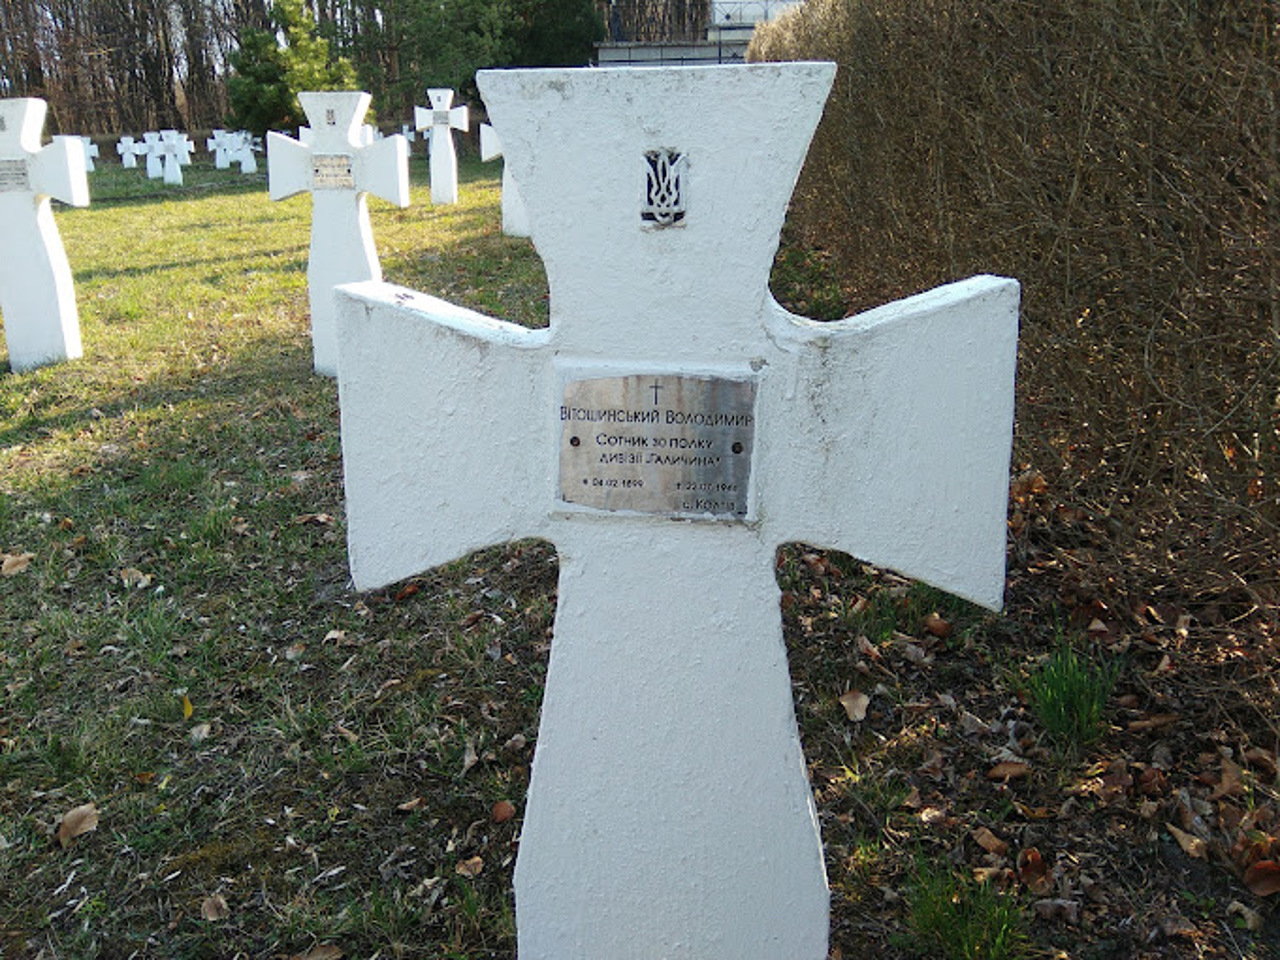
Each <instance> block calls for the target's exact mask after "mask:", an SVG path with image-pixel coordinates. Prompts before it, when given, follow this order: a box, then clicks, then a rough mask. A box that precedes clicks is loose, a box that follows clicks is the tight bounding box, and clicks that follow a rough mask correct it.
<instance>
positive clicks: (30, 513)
mask: <svg viewBox="0 0 1280 960" xmlns="http://www.w3.org/2000/svg"><path fill="white" fill-rule="evenodd" d="M419 149H420V148H419ZM201 160H203V161H204V163H205V164H208V163H209V161H208V158H204V157H202V158H201ZM264 166H265V165H264ZM499 174H500V167H499V166H498V165H497V164H480V163H478V162H475V161H465V162H464V164H463V184H462V189H461V203H459V204H458V205H457V206H456V207H448V208H433V207H432V206H431V205H430V203H429V199H428V190H427V187H426V162H425V160H424V159H423V158H422V156H421V154H419V155H417V156H416V157H415V159H414V161H413V200H414V203H413V205H412V206H411V207H409V208H408V209H406V210H398V209H395V208H393V207H391V206H390V205H387V204H385V203H382V202H380V201H377V200H372V201H370V207H371V211H372V216H373V223H374V235H375V238H376V240H377V243H378V248H379V251H380V254H381V257H382V263H383V269H384V273H385V274H386V277H387V279H389V280H391V281H393V282H397V283H403V284H405V285H407V286H411V287H415V288H417V289H421V290H426V291H429V292H431V293H435V294H437V295H440V296H443V297H445V298H446V299H450V300H454V301H457V302H461V303H464V304H466V305H467V306H470V307H473V308H475V309H478V310H482V311H485V312H487V313H492V314H495V315H498V316H501V317H505V318H508V319H512V320H516V321H518V322H520V323H523V324H526V325H535V326H536V325H544V324H545V323H546V322H547V290H546V279H545V274H544V273H543V270H542V266H541V262H540V261H539V259H538V257H537V255H536V254H535V253H534V252H533V250H532V247H531V245H530V244H529V243H528V242H527V241H525V240H519V239H511V238H506V237H503V236H502V235H501V231H500V228H499V226H500V210H499ZM187 179H188V186H187V187H185V188H183V189H182V190H174V189H172V188H167V189H161V188H160V187H158V186H157V185H154V184H148V183H147V182H146V181H145V178H144V175H143V173H142V171H124V170H121V169H120V168H119V167H118V166H116V165H114V164H111V163H104V164H103V168H102V170H101V172H99V173H96V174H94V175H92V177H91V185H92V188H93V191H94V198H95V200H94V205H93V206H92V207H90V208H88V209H85V210H68V209H60V210H59V211H58V213H57V217H58V224H59V228H60V230H61V231H62V235H63V238H64V242H65V245H66V248H67V252H68V256H69V258H70V260H71V263H72V266H73V269H74V271H75V275H76V283H77V295H78V299H79V303H80V311H81V324H82V331H83V336H84V342H85V358H84V359H82V360H80V361H76V362H74V363H68V364H61V365H55V366H51V367H46V368H43V369H40V370H37V371H33V372H30V373H26V374H14V373H12V372H11V371H9V370H8V367H7V357H6V355H3V354H0V359H3V360H4V363H3V365H0V553H3V554H4V567H3V572H4V575H3V576H0V956H3V957H14V958H28V957H45V958H54V957H58V958H80V957H110V958H115V957H121V958H123V957H135V956H136V957H157V958H158V957H166V958H170V957H171V958H178V957H183V958H186V957H210V958H214V957H217V958H230V957H285V958H288V957H295V956H296V957H310V958H311V960H319V958H321V957H326V956H327V957H329V958H330V960H332V958H333V957H336V956H340V955H342V956H346V957H351V958H373V957H382V958H399V957H424V958H452V960H464V958H465V960H479V958H489V957H494V958H510V957H512V956H513V955H514V952H515V926H514V908H513V902H512V894H511V870H512V866H513V864H514V859H515V854H516V840H517V836H518V832H519V827H520V812H521V810H522V807H523V802H524V794H525V790H526V787H527V781H528V770H529V763H530V760H531V758H532V753H533V746H534V743H535V740H536V737H537V721H538V708H539V703H540V698H541V689H542V680H543V676H544V670H545V664H546V659H547V653H548V650H549V648H550V644H551V642H552V636H551V627H552V619H553V613H554V606H555V584H556V571H557V567H556V557H555V552H554V550H553V548H552V547H551V546H550V545H549V544H546V543H543V542H523V543H517V544H510V545H507V546H504V547H499V548H495V549H492V550H489V551H486V552H484V553H481V554H476V555H473V556H470V557H467V558H465V559H463V560H460V561H458V562H457V563H455V564H453V565H451V566H449V567H447V568H444V569H440V570H435V571H431V572H427V573H424V574H423V575H421V576H419V577H415V578H413V579H412V580H410V581H407V582H405V583H402V584H399V585H397V586H396V587H394V588H392V589H389V590H386V591H377V592H374V593H369V594H357V593H355V592H354V591H353V590H352V589H351V588H350V586H349V583H348V575H347V570H346V555H345V543H344V540H345V537H344V529H343V516H344V508H343V497H342V487H341V463H340V442H339V423H338V406H337V390H336V385H335V383H334V382H333V381H331V380H327V379H324V378H321V377H317V376H315V375H313V374H312V372H311V346H310V340H309V336H308V325H307V291H306V262H307V246H308V242H309V218H310V201H309V200H308V199H307V198H305V197H301V198H294V199H292V200H288V201H285V202H282V203H271V202H269V201H268V199H267V195H266V188H265V177H264V176H258V177H256V178H242V177H240V176H239V175H238V174H236V173H234V172H217V171H214V170H213V169H212V168H211V166H203V165H201V164H200V163H197V165H196V166H195V167H193V168H191V169H190V170H189V171H188V175H187ZM775 283H776V287H777V289H778V290H779V292H780V295H784V296H785V297H786V298H787V299H788V300H789V302H792V303H795V304H799V303H826V302H827V300H829V299H830V296H829V293H830V291H825V290H823V289H822V271H821V269H820V264H819V263H817V261H815V260H813V259H812V258H809V257H806V256H804V255H802V254H798V253H796V252H794V251H790V252H788V254H787V256H784V257H782V258H780V260H779V265H778V269H777V271H776V272H775ZM406 415H411V412H409V411H406ZM1036 497H1037V492H1036V490H1035V489H1034V485H1033V484H1031V485H1028V486H1027V487H1025V488H1021V489H1020V488H1017V487H1016V486H1015V501H1016V504H1017V506H1018V509H1019V510H1020V511H1021V515H1023V516H1034V515H1035V513H1036V511H1037V510H1038V509H1040V507H1038V506H1037V500H1036ZM1079 526H1080V528H1081V530H1083V529H1085V527H1086V519H1085V518H1081V519H1079ZM1082 535H1083V534H1082ZM1014 557H1015V562H1014V566H1013V567H1012V568H1011V587H1010V609H1009V610H1008V611H1007V613H1006V615H1005V616H1002V617H996V616H992V615H988V614H985V613H983V612H982V611H979V610H977V609H976V608H972V607H969V606H967V605H965V604H963V603H961V602H959V601H955V600H953V599H951V598H948V597H946V596H944V595H942V594H939V593H938V592H936V591H933V590H931V589H928V588H925V587H922V586H919V585H915V584H911V583H908V582H906V581H903V580H901V579H899V578H897V577H895V576H893V575H892V574H890V573H887V572H884V571H879V570H872V569H869V568H866V567H864V566H862V565H861V564H859V563H858V562H857V561H856V560H854V559H852V558H849V557H846V556H840V555H834V554H832V555H828V554H825V553H820V552H816V551H812V550H809V549H807V548H805V547H804V546H802V545H793V546H789V547H786V548H784V549H783V550H782V551H780V552H779V557H778V576H779V583H780V586H781V588H782V591H783V617H784V624H785V630H786V635H787V641H788V645H789V649H790V653H791V663H792V670H793V674H794V676H795V690H796V702H797V713H798V716H799V719H800V722H801V726H802V734H803V738H804V742H805V748H806V755H807V758H808V761H809V765H810V771H811V776H812V778H813V783H814V788H815V794H816V796H817V799H818V803H819V811H820V817H821V821H822V827H823V831H824V840H825V841H826V846H827V852H828V871H829V875H830V880H831V885H832V890H833V898H832V914H833V925H832V947H833V956H836V957H849V958H852V957H856V956H860V955H863V954H864V953H866V952H870V951H872V950H874V951H875V952H877V953H879V954H881V955H883V956H885V957H911V956H956V957H973V958H979V957H990V958H999V957H1011V958H1013V957H1032V956H1041V957H1045V956H1054V955H1055V951H1063V952H1061V953H1058V954H1056V955H1060V956H1072V957H1077V956H1079V957H1085V956H1088V957H1116V958H1120V957H1126V958H1127V957H1139V956H1149V957H1168V956H1174V957H1184V956H1185V957H1193V956H1224V957H1226V956H1231V957H1265V956H1269V955H1270V954H1269V953H1267V951H1268V950H1269V949H1273V948H1274V947H1275V946H1276V932H1275V923H1274V921H1273V920H1272V919H1271V914H1272V912H1273V911H1272V909H1271V907H1270V902H1269V900H1267V899H1266V896H1267V894H1265V893H1259V892H1258V890H1259V886H1258V884H1257V883H1256V881H1257V879H1258V878H1257V877H1256V876H1255V877H1253V878H1252V879H1251V880H1250V878H1248V877H1247V875H1246V874H1245V872H1244V870H1243V868H1242V866H1241V864H1242V863H1243V862H1244V861H1243V859H1242V858H1241V856H1237V851H1236V848H1237V846H1238V845H1240V844H1245V845H1247V844H1267V845H1269V844H1271V843H1273V842H1274V840H1273V838H1274V835H1275V834H1276V833H1277V831H1280V822H1278V818H1277V816H1276V809H1277V805H1276V799H1277V796H1278V794H1277V791H1276V765H1275V764H1276V758H1275V749H1276V742H1275V726H1274V716H1275V713H1274V710H1273V708H1274V706H1275V701H1276V694H1275V691H1274V689H1273V686H1274V684H1273V683H1272V682H1271V681H1268V680H1267V679H1266V678H1265V677H1264V676H1263V671H1262V670H1261V669H1259V668H1258V663H1259V660H1258V656H1259V652H1261V654H1263V655H1268V656H1269V655H1271V653H1272V651H1271V648H1270V647H1269V646H1266V645H1265V644H1264V645H1263V646H1261V647H1259V646H1257V645H1256V644H1253V645H1250V644H1245V643H1244V642H1243V641H1242V639H1241V638H1242V637H1247V638H1249V639H1250V640H1257V641H1259V642H1261V640H1264V639H1266V638H1265V637H1263V636H1262V634H1260V633H1258V632H1257V631H1258V630H1261V629H1262V628H1261V627H1260V626H1258V625H1257V624H1253V623H1250V624H1240V625H1239V628H1238V630H1237V631H1236V634H1235V635H1234V637H1233V639H1230V640H1229V639H1228V638H1227V635H1226V634H1227V631H1224V630H1219V629H1217V628H1215V629H1214V630H1212V631H1210V630H1207V629H1206V630H1203V631H1202V630H1201V629H1200V627H1199V625H1198V624H1197V623H1196V622H1195V620H1194V619H1193V618H1190V617H1188V616H1186V614H1185V612H1183V611H1179V610H1172V609H1170V610H1162V611H1152V612H1151V618H1150V625H1149V628H1148V629H1147V630H1146V631H1145V633H1143V634H1142V635H1137V634H1136V633H1135V634H1134V635H1133V636H1132V637H1130V636H1128V634H1123V635H1122V631H1121V629H1120V627H1119V626H1115V629H1109V626H1110V625H1109V624H1107V623H1103V629H1102V630H1099V629H1098V628H1097V627H1096V626H1095V625H1094V624H1091V623H1089V622H1088V621H1087V620H1086V621H1084V622H1080V619H1079V616H1078V611H1077V610H1076V609H1075V608H1074V607H1073V606H1072V605H1071V603H1070V602H1069V601H1067V600H1064V599H1063V598H1061V597H1058V596H1053V597H1046V596H1044V595H1043V591H1039V590H1038V589H1037V587H1036V585H1035V583H1034V582H1033V581H1034V577H1033V576H1031V575H1030V574H1029V573H1028V570H1027V569H1026V568H1025V566H1023V567H1020V566H1018V564H1017V557H1018V554H1017V553H1016V551H1015V554H1014ZM1144 615H1145V614H1144ZM1098 619H1099V621H1102V620H1106V619H1107V618H1106V615H1105V612H1099V617H1098ZM1088 627H1093V629H1092V631H1090V630H1089V629H1087V628H1088ZM1246 631H1254V632H1253V633H1247V632H1246ZM1067 647H1073V648H1075V649H1077V650H1079V651H1081V652H1082V654H1084V656H1083V657H1082V658H1079V659H1065V660H1062V661H1058V660H1054V659H1053V657H1054V656H1055V655H1056V654H1055V651H1062V650H1064V649H1066V648H1067ZM1060 662H1061V663H1066V664H1067V665H1068V666H1069V667H1070V671H1069V672H1065V673H1064V672H1063V670H1062V669H1060V668H1059V667H1057V666H1056V665H1057V664H1059V663H1060ZM1091 664H1096V665H1097V666H1098V668H1099V669H1098V670H1097V671H1096V673H1095V672H1092V667H1091V666H1090V665H1091ZM1050 668H1052V669H1050ZM1054 670H1057V672H1054ZM1059 676H1067V677H1068V678H1069V680H1067V681H1061V680H1058V679H1056V678H1057V677H1059ZM1046 691H1047V692H1046ZM1050 700H1052V702H1053V704H1054V710H1055V711H1056V712H1055V714H1054V716H1059V715H1064V716H1065V717H1066V720H1065V721H1062V722H1063V723H1064V727H1063V728H1064V729H1068V730H1072V729H1077V728H1076V727H1073V726H1072V725H1071V724H1072V723H1073V722H1075V721H1077V720H1078V717H1077V714H1080V715H1087V718H1088V723H1089V724H1090V726H1089V731H1088V732H1089V734H1090V738H1089V739H1088V740H1087V742H1084V739H1083V738H1081V737H1078V736H1077V737H1076V739H1077V740H1080V741H1081V742H1080V743H1070V744H1064V743H1062V742H1061V738H1060V737H1059V736H1055V730H1056V729H1057V728H1055V727H1054V726H1053V725H1052V724H1050V723H1049V722H1048V720H1047V719H1046V718H1047V717H1048V714H1047V713H1046V712H1045V711H1043V710H1041V711H1039V712H1038V710H1037V707H1038V706H1040V707H1043V706H1044V704H1045V703H1047V702H1049V701H1050ZM726 722H732V721H731V718H729V719H727V720H726ZM734 789H735V786H734V785H733V784H726V785H725V791H726V795H725V814H726V815H727V816H732V815H733V806H734V796H733V791H734ZM89 804H92V805H93V806H92V810H91V811H90V810H89V809H88V808H87V805H89ZM77 808H80V812H78V813H76V814H74V815H73V816H67V815H68V813H69V812H70V811H73V810H76V809H77ZM1196 817H1198V818H1200V822H1201V823H1202V824H1204V825H1205V830H1204V832H1203V834H1202V832H1201V830H1200V827H1198V826H1197V825H1196V822H1195V818H1196ZM95 818H96V819H95ZM90 825H93V829H84V832H79V833H78V830H79V828H88V827H89V826H90ZM1168 825H1172V826H1173V827H1174V828H1175V830H1170V829H1169V827H1168ZM1175 831H1176V832H1175ZM77 833H78V835H76V834H77ZM1206 837H1207V839H1206ZM1197 840H1199V845H1197V843H1196V842H1195V841H1197ZM1278 847H1280V845H1278ZM1256 852H1257V851H1256V849H1255V850H1254V853H1256ZM1270 857H1271V852H1270V847H1269V846H1268V848H1267V850H1266V851H1265V855H1264V856H1252V859H1251V860H1249V863H1251V864H1253V863H1257V862H1260V861H1261V862H1269V861H1270ZM1277 873H1280V868H1277ZM957 911H958V912H957ZM1254 927H1256V928H1257V929H1253V928H1254ZM957 931H963V933H958V932H957ZM956 950H960V951H961V952H954V951H956ZM602 960H608V958H602ZM778 960H788V958H778Z"/></svg>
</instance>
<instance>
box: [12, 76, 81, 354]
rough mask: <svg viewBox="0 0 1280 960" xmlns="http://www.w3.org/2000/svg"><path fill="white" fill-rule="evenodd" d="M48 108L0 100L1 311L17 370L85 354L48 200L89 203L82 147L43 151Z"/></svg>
mask: <svg viewBox="0 0 1280 960" xmlns="http://www.w3.org/2000/svg"><path fill="white" fill-rule="evenodd" d="M47 109H48V106H47V104H46V103H45V101H43V100H37V99H34V98H29V99H15V100H0V312H2V313H3V314H4V331H5V341H6V343H7V345H8V347H9V366H10V367H11V368H12V369H14V370H29V369H30V368H32V367H37V366H40V365H41V364H45V363H53V362H56V361H59V360H69V359H74V358H75V357H79V356H81V355H82V353H83V349H82V347H81V344H80V315H79V313H78V312H77V309H76V291H75V283H74V281H73V279H72V276H71V267H70V265H69V264H68V263H67V254H66V251H65V250H64V249H63V246H62V238H61V237H60V236H59V235H58V226H57V224H56V223H55V222H54V219H53V211H52V209H51V208H50V203H49V198H50V197H52V198H55V199H57V200H61V201H62V202H63V203H68V204H71V205H72V206H76V207H87V206H88V205H89V180H88V177H87V176H86V171H85V157H84V142H83V141H82V140H81V139H80V138H79V137H54V138H53V143H51V144H49V145H48V146H46V147H41V146H40V139H41V133H42V132H43V130H44V118H45V113H46V111H47Z"/></svg>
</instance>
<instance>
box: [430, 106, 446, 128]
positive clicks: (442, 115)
mask: <svg viewBox="0 0 1280 960" xmlns="http://www.w3.org/2000/svg"><path fill="white" fill-rule="evenodd" d="M448 122H449V111H448V110H432V111H431V125H432V126H434V127H441V126H444V125H445V124H447V123H448Z"/></svg>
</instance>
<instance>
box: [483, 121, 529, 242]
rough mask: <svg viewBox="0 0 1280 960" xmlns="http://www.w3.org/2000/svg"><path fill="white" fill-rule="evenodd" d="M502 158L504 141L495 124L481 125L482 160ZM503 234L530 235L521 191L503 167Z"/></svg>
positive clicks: (506, 167)
mask: <svg viewBox="0 0 1280 960" xmlns="http://www.w3.org/2000/svg"><path fill="white" fill-rule="evenodd" d="M500 156H502V141H501V139H499V137H498V131H496V130H494V129H493V124H491V123H482V124H480V159H481V160H492V159H493V158H494V157H500ZM502 232H503V233H505V234H506V235H507V236H509V237H527V236H528V235H529V214H528V211H526V210H525V208H524V201H523V200H522V199H520V191H519V189H518V188H517V187H516V184H515V181H514V180H513V179H511V170H510V168H508V166H507V165H506V164H505V163H504V164H503V165H502Z"/></svg>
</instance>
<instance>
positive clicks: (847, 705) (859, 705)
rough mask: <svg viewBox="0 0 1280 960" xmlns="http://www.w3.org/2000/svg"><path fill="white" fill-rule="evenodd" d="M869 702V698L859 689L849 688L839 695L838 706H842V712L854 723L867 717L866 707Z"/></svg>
mask: <svg viewBox="0 0 1280 960" xmlns="http://www.w3.org/2000/svg"><path fill="white" fill-rule="evenodd" d="M870 703H871V698H870V697H868V696H867V695H866V694H865V693H863V692H862V691H861V690H850V691H849V692H848V693H844V694H841V696H840V706H842V707H844V712H845V713H846V714H848V715H849V719H850V720H852V721H854V722H855V723H861V722H862V721H863V720H865V719H867V707H868V705H870Z"/></svg>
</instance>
